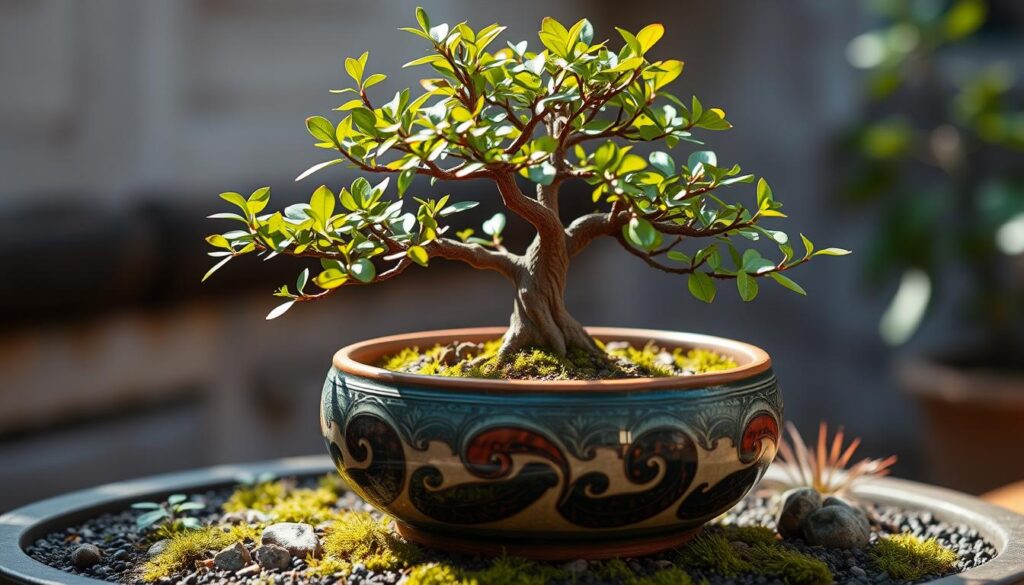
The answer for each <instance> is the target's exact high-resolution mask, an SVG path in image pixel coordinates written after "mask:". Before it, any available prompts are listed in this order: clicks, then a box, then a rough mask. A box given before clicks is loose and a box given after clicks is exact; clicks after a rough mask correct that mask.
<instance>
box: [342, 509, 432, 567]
mask: <svg viewBox="0 0 1024 585" xmlns="http://www.w3.org/2000/svg"><path fill="white" fill-rule="evenodd" d="M323 547H324V556H325V558H333V559H338V560H342V561H347V562H349V563H352V564H355V563H362V564H363V565H365V566H366V568H367V569H369V570H371V571H385V570H389V569H398V568H402V567H407V566H409V565H411V564H413V563H415V562H416V561H417V560H418V559H419V558H420V556H421V553H420V550H419V548H418V547H417V546H416V545H414V544H410V543H408V542H406V541H404V540H402V539H401V537H399V536H398V535H397V534H396V533H395V531H394V530H392V529H391V521H390V520H389V519H384V520H378V519H376V518H374V517H373V516H372V515H370V514H369V513H367V512H343V513H341V514H338V515H337V516H336V517H335V519H334V521H333V522H332V523H331V526H330V528H328V530H327V534H326V535H325V536H324V539H323Z"/></svg>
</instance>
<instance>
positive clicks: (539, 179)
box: [526, 162, 557, 185]
mask: <svg viewBox="0 0 1024 585" xmlns="http://www.w3.org/2000/svg"><path fill="white" fill-rule="evenodd" d="M556 172H557V171H556V170H555V167H554V165H552V164H551V163H549V162H544V163H541V164H540V165H537V166H532V167H529V168H527V169H526V176H527V177H529V179H530V180H531V181H533V182H534V183H539V184H541V185H550V184H551V183H553V182H554V180H555V173H556Z"/></svg>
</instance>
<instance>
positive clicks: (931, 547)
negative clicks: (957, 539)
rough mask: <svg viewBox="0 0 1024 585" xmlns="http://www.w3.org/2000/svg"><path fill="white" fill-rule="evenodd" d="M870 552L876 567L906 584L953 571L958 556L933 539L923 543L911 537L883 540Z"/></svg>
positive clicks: (899, 536)
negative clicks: (906, 582)
mask: <svg viewBox="0 0 1024 585" xmlns="http://www.w3.org/2000/svg"><path fill="white" fill-rule="evenodd" d="M868 552H869V554H870V556H871V562H872V563H873V564H874V566H875V568H877V569H878V570H879V571H885V572H886V573H888V574H889V576H890V577H892V578H894V579H900V580H903V581H919V580H921V579H922V578H924V577H927V576H929V575H944V574H946V573H949V572H951V571H953V569H954V564H955V563H956V553H954V552H953V551H951V550H949V549H948V548H946V547H944V546H942V545H941V544H939V543H938V542H937V541H936V540H935V539H934V538H929V539H927V540H924V539H922V538H918V537H916V536H914V535H912V534H895V535H892V536H885V537H882V538H880V539H878V542H876V543H875V544H874V546H872V547H871V549H870V551H868Z"/></svg>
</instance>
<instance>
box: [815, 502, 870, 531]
mask: <svg viewBox="0 0 1024 585" xmlns="http://www.w3.org/2000/svg"><path fill="white" fill-rule="evenodd" d="M821 506H822V507H823V508H824V507H827V506H840V507H843V508H846V509H848V510H852V511H853V512H854V513H855V514H856V515H857V517H858V518H860V520H861V522H862V523H863V524H864V529H865V530H867V531H868V533H870V532H871V522H870V521H869V520H868V513H867V512H865V511H864V508H861V507H860V506H858V505H857V504H854V503H853V502H850V501H849V500H845V499H843V498H839V497H836V496H829V497H827V498H825V500H824V501H823V502H822V503H821Z"/></svg>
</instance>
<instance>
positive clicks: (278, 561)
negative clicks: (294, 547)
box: [253, 544, 292, 569]
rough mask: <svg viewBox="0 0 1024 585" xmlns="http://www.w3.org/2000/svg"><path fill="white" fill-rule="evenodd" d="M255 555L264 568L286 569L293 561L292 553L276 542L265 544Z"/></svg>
mask: <svg viewBox="0 0 1024 585" xmlns="http://www.w3.org/2000/svg"><path fill="white" fill-rule="evenodd" d="M253 556H254V557H256V562H257V563H259V564H260V566H261V567H263V568H264V569H285V568H287V567H288V565H289V564H291V562H292V553H290V552H288V549H286V548H284V547H282V546H277V545H276V544H265V545H263V546H261V547H259V548H257V549H256V551H255V552H253Z"/></svg>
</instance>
